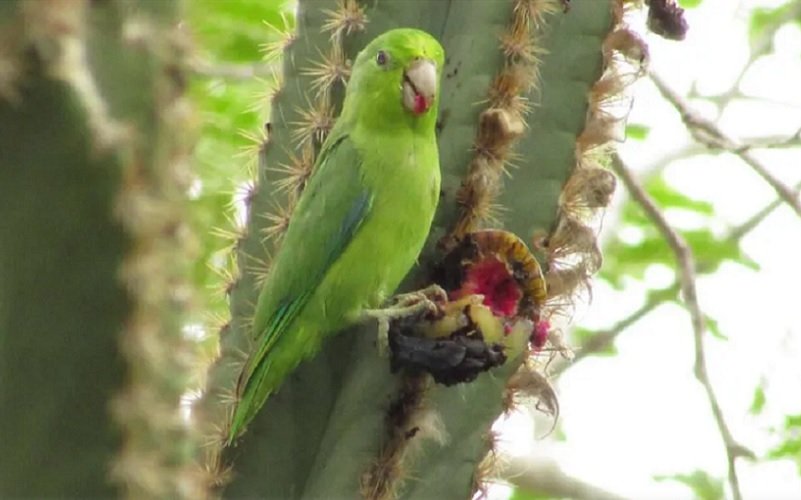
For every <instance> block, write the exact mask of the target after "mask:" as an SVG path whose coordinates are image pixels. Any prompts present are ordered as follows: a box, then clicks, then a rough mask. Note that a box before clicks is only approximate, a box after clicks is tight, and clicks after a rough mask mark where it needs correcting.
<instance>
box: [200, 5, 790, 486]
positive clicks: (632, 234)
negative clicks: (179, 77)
mask: <svg viewBox="0 0 801 500" xmlns="http://www.w3.org/2000/svg"><path fill="white" fill-rule="evenodd" d="M573 1H575V2H580V1H603V0H573ZM679 4H680V5H681V6H682V7H684V8H685V9H686V13H685V15H686V19H687V21H688V23H689V31H688V33H687V37H686V39H685V40H683V41H681V42H673V41H667V40H664V39H662V38H659V37H658V36H656V35H653V34H646V32H645V30H644V29H643V30H642V34H643V37H644V38H645V39H646V41H647V43H648V46H649V47H650V63H649V66H648V70H649V74H647V75H645V76H643V77H642V78H641V79H640V80H639V81H638V82H637V83H636V84H634V85H633V86H632V87H631V89H630V91H629V94H630V95H629V97H630V100H627V101H626V102H622V103H620V106H621V107H622V108H624V109H628V108H629V107H630V115H629V119H628V121H627V126H626V130H625V132H626V133H625V136H626V140H625V142H624V143H622V144H620V146H619V150H618V151H619V162H618V166H619V167H620V168H622V169H625V171H626V172H630V173H631V175H632V176H633V177H635V178H636V179H637V181H638V182H639V184H640V185H642V187H643V188H644V191H645V192H646V193H647V194H648V195H650V198H651V199H653V200H654V201H655V203H656V205H657V207H658V209H659V211H660V212H661V214H662V215H663V216H664V219H665V220H666V221H667V222H668V223H669V224H670V226H671V227H672V228H674V229H675V230H676V231H677V232H678V234H680V235H681V236H683V238H684V239H685V240H686V241H687V243H688V244H689V246H690V248H691V250H692V253H693V255H694V258H695V261H696V263H697V273H698V275H697V281H696V286H697V295H698V301H697V302H698V304H697V305H698V306H699V308H700V311H702V314H703V316H704V318H705V320H706V326H707V333H706V334H705V336H704V341H703V344H702V346H701V347H702V351H701V352H700V354H702V355H705V358H706V365H707V371H708V377H707V378H708V382H709V386H710V387H711V388H712V389H713V391H714V394H715V395H716V400H717V402H718V403H719V408H720V417H722V420H723V421H724V422H725V428H726V430H722V428H721V425H720V421H721V419H719V418H717V417H716V415H715V413H714V411H713V407H712V406H711V404H710V398H709V397H708V393H707V392H706V390H705V386H704V385H703V384H702V383H700V382H699V380H698V379H697V378H696V376H695V373H694V366H695V363H696V357H697V356H698V355H699V346H698V345H697V344H696V342H695V337H694V332H693V327H692V324H691V317H690V315H689V314H688V311H687V309H685V306H684V305H683V302H680V293H679V284H678V283H679V281H678V278H679V275H678V274H677V269H678V265H677V261H676V257H675V254H674V252H673V251H672V250H671V248H670V246H669V245H668V243H667V241H666V239H665V237H664V235H663V232H660V230H659V229H658V228H657V226H656V225H655V224H654V219H653V218H652V217H649V216H648V215H647V213H646V212H645V211H644V210H643V208H642V204H641V203H639V202H638V201H636V200H635V199H633V198H632V197H631V196H630V193H629V191H628V190H627V188H626V187H625V186H624V185H623V184H624V183H622V182H619V183H618V189H617V192H616V194H615V201H614V203H613V206H612V207H611V208H610V209H609V210H608V211H607V213H606V215H605V218H604V221H603V229H602V232H601V241H602V244H603V253H604V258H605V260H604V266H603V268H602V270H601V272H600V273H599V274H598V275H597V276H596V279H595V281H594V284H593V287H592V291H591V293H589V294H587V295H585V296H584V297H582V298H581V300H580V301H579V302H578V304H577V306H576V310H575V314H574V317H573V326H574V328H573V329H572V330H571V331H570V332H568V334H567V341H568V343H569V345H571V346H572V347H573V348H574V350H575V352H576V359H575V360H574V361H573V362H572V363H567V362H564V363H555V364H554V366H552V367H551V371H552V373H553V383H554V384H555V386H556V389H557V392H558V394H559V401H560V406H561V415H560V417H559V419H558V422H557V423H556V426H555V428H554V430H553V431H552V432H549V429H551V427H552V425H553V422H552V420H551V418H550V417H548V416H545V415H542V414H541V413H539V412H537V411H536V410H535V409H533V408H531V409H530V410H529V411H520V412H517V413H515V414H512V415H511V416H509V417H508V418H505V419H502V420H501V421H498V422H497V423H496V429H497V430H498V431H499V432H501V436H502V452H503V454H504V460H507V461H509V463H513V464H517V465H519V467H517V468H516V469H515V470H518V473H516V474H514V477H509V478H508V479H509V483H508V484H506V483H504V484H497V485H493V487H492V488H491V489H490V496H491V497H492V498H498V499H501V498H509V497H513V498H515V499H517V500H521V499H534V498H554V497H556V498H560V497H575V498H600V497H609V498H614V497H616V496H620V497H629V498H671V499H674V498H702V499H715V498H724V497H731V496H732V492H731V489H730V487H729V482H728V479H727V475H728V459H727V448H726V446H725V444H724V443H725V442H726V441H728V442H729V444H730V445H733V444H734V443H737V444H739V445H742V447H743V448H744V449H743V450H741V451H742V452H743V453H744V454H747V455H752V457H753V458H747V459H740V460H738V462H737V477H738V480H739V483H740V489H741V492H742V495H743V497H744V498H760V499H768V498H770V499H773V498H775V499H782V498H801V336H799V334H800V333H801V314H799V310H800V309H801V293H799V291H798V286H799V285H798V282H799V280H800V279H801V258H800V257H801V213H799V212H798V211H797V210H798V188H799V186H801V184H799V183H801V137H800V133H801V1H798V0H790V1H788V0H784V1H781V0H686V1H681V2H679ZM188 6H189V10H188V13H187V15H188V18H187V19H186V22H185V27H186V28H187V30H189V31H190V32H191V34H192V37H193V39H194V43H195V44H196V48H197V54H198V56H197V58H196V60H195V61H194V62H193V71H194V72H195V76H196V77H195V78H194V79H193V83H192V88H191V96H192V98H193V100H194V101H195V104H196V106H197V107H198V109H199V110H200V111H199V121H200V122H201V123H202V126H201V129H200V130H199V142H198V144H197V146H196V149H195V157H196V162H195V164H196V167H195V174H196V178H195V179H194V181H193V184H192V189H191V191H190V195H191V197H192V200H193V201H192V203H193V205H194V210H192V211H191V214H192V216H193V217H195V220H194V222H195V223H196V227H199V228H204V227H231V226H232V225H236V224H237V223H239V224H241V223H242V222H243V220H244V214H243V213H242V208H241V207H242V204H241V203H240V201H241V199H242V196H244V194H245V193H246V192H247V187H248V182H249V181H248V179H250V178H252V175H251V174H252V172H253V169H254V168H255V164H254V162H255V154H254V148H256V147H258V144H259V142H260V140H261V135H262V130H263V125H264V122H265V121H266V117H267V116H268V113H269V109H268V102H269V100H268V99H267V98H266V96H268V95H269V93H270V92H271V91H272V90H273V89H274V88H275V78H276V72H277V71H279V70H280V65H279V64H280V61H278V60H277V59H275V58H270V57H267V56H266V55H267V54H273V53H274V52H275V51H274V50H272V49H274V48H275V47H276V45H277V44H280V42H281V40H282V36H283V33H285V32H286V31H287V30H292V28H293V25H294V15H293V12H294V3H293V2H291V1H283V0H275V1H264V0H225V1H221V0H195V1H193V2H188ZM644 22H645V21H644V19H639V18H637V16H636V15H635V16H633V18H632V19H631V23H632V24H633V25H634V26H637V25H638V23H639V24H640V25H644ZM622 136H623V134H622V133H621V139H622ZM777 189H778V191H777ZM782 190H784V191H783V192H784V197H782V196H780V195H779V194H777V193H778V192H779V191H782ZM788 193H791V194H792V193H794V195H792V196H788V195H787V194H788ZM793 205H794V206H793ZM225 233H226V232H225V230H220V231H218V232H212V233H202V232H200V231H198V234H199V235H200V236H201V239H200V243H201V245H202V258H201V259H198V261H197V264H196V267H195V270H194V280H195V283H196V284H199V285H201V286H202V288H203V289H204V290H206V291H207V293H206V296H205V297H204V299H205V301H204V302H205V303H206V304H208V306H207V307H206V311H204V312H208V311H212V316H219V317H224V316H225V315H226V302H225V300H224V294H222V293H219V288H220V283H221V282H222V281H223V280H224V278H225V276H226V274H227V273H228V269H229V268H230V262H229V261H228V259H229V257H228V255H229V252H228V249H226V248H225V241H226V239H227V238H226V234H225ZM208 324H209V318H208V317H207V316H203V317H198V318H196V320H195V321H194V322H193V323H192V324H191V325H189V326H187V327H186V333H187V334H188V335H189V336H191V337H192V338H194V339H196V340H197V341H198V342H199V343H201V344H202V345H205V346H207V347H208V353H209V357H211V356H212V353H213V351H214V345H215V343H216V339H215V338H214V337H213V335H212V334H211V333H210V332H213V331H214V329H213V328H207V327H206V326H205V325H208ZM727 434H729V435H730V436H728V437H725V435H727ZM730 448H731V446H730ZM521 471H522V472H521ZM543 471H547V472H548V473H547V474H542V472H543ZM545 475H547V476H548V477H550V478H551V483H553V484H543V482H542V481H541V479H538V478H541V477H543V476H545Z"/></svg>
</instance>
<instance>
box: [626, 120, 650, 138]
mask: <svg viewBox="0 0 801 500" xmlns="http://www.w3.org/2000/svg"><path fill="white" fill-rule="evenodd" d="M650 132H651V127H649V126H648V125H640V124H639V123H631V124H629V125H627V126H626V138H627V139H634V140H635V141H644V140H645V139H647V138H648V134H649V133H650Z"/></svg>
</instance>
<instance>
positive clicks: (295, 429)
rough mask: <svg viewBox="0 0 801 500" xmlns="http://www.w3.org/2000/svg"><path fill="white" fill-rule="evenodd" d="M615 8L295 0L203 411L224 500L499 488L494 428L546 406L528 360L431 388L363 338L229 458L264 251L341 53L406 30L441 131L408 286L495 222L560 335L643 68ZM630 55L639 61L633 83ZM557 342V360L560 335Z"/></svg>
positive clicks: (327, 98) (288, 390)
mask: <svg viewBox="0 0 801 500" xmlns="http://www.w3.org/2000/svg"><path fill="white" fill-rule="evenodd" d="M624 7H625V2H624V1H623V0H613V1H609V2H607V1H578V2H572V3H570V2H568V1H561V2H560V1H557V0H508V1H505V0H493V1H489V2H488V1H486V0H469V1H464V2H462V1H460V2H459V4H458V6H457V5H456V4H455V3H454V2H448V1H433V0H432V1H421V2H414V3H411V4H410V3H409V2H403V1H399V0H398V1H396V0H381V1H378V0H372V1H371V0H366V1H364V2H356V1H355V0H339V1H334V0H305V1H304V0H301V1H300V5H299V9H298V17H297V21H298V22H297V32H296V33H295V34H294V35H293V36H292V37H290V38H288V40H287V42H286V44H285V52H284V58H283V74H282V82H281V87H280V88H279V89H278V90H277V91H276V93H275V95H274V96H273V98H272V111H271V120H270V122H269V123H268V126H267V129H268V137H267V139H266V141H265V142H264V144H263V147H262V148H261V152H260V168H259V174H258V179H257V182H256V183H255V186H256V187H254V189H253V191H252V193H250V195H249V196H248V201H249V213H250V218H249V222H248V225H247V227H246V228H243V230H242V232H241V233H242V234H241V235H240V237H239V238H238V239H237V241H236V244H235V247H236V254H237V263H238V273H237V274H236V275H235V276H234V277H233V278H232V282H231V283H230V284H229V287H228V289H229V290H230V296H229V299H230V303H231V321H230V322H229V323H228V324H226V325H225V326H224V327H223V329H222V331H221V353H220V358H219V360H218V362H217V363H216V365H215V366H214V367H213V369H212V371H211V373H210V376H209V384H208V391H207V393H206V395H205V397H204V398H203V400H202V401H200V402H199V403H198V405H197V411H198V413H199V414H200V418H201V420H202V421H203V425H204V429H203V432H204V433H205V434H206V440H205V442H206V447H205V457H204V463H203V465H204V467H205V468H206V470H207V472H208V473H209V474H210V478H211V479H212V480H213V481H214V482H215V484H217V485H220V486H221V485H226V489H225V490H224V491H225V494H226V495H230V496H268V497H275V498H296V497H305V496H308V497H343V498H354V497H357V496H364V497H367V498H391V497H396V496H402V497H409V498H429V497H431V498H433V497H449V498H450V497H454V498H464V497H468V496H469V495H470V494H471V493H472V492H475V491H476V490H479V489H481V488H482V486H483V484H484V483H485V481H487V480H490V479H491V478H492V475H493V473H494V468H493V464H492V460H491V457H492V456H493V453H492V452H493V450H494V443H493V437H492V434H491V432H490V425H491V424H492V422H493V421H494V420H495V419H496V418H497V417H498V416H499V415H500V414H501V413H503V412H504V411H508V410H509V409H510V408H511V407H512V406H513V405H514V404H515V402H516V401H518V400H519V399H520V398H522V397H525V396H526V394H534V395H539V396H541V397H547V395H548V390H549V387H548V386H547V381H546V378H545V377H544V376H543V374H542V373H541V371H540V369H541V368H540V365H541V364H542V363H541V360H540V359H538V358H536V357H533V356H522V355H521V356H518V357H516V358H514V359H510V360H508V361H507V362H506V363H505V364H504V365H503V366H501V367H499V368H496V369H494V370H493V371H492V372H491V373H487V374H483V375H481V376H479V378H478V379H477V380H476V381H474V382H472V383H470V384H466V385H463V386H458V387H449V388H446V387H441V386H435V385H432V384H431V382H430V380H429V379H428V378H427V377H426V376H410V375H405V376H404V375H401V376H395V375H392V374H391V373H390V372H389V368H388V361H387V360H386V359H382V358H380V357H379V356H378V354H377V352H376V349H375V346H374V342H373V339H374V333H373V326H372V325H367V326H365V327H362V328H354V329H352V331H349V332H345V333H342V334H340V335H339V336H337V337H336V338H333V339H331V340H329V341H328V342H327V343H326V345H325V346H324V347H323V350H322V351H321V352H320V353H319V354H318V355H317V356H316V357H315V358H314V359H313V360H310V361H307V362H305V363H303V364H301V366H300V367H299V368H298V369H297V371H296V372H295V373H294V374H293V375H292V376H291V377H290V378H289V380H287V381H286V382H285V383H284V386H283V388H282V389H281V390H280V391H279V392H278V393H277V394H275V395H273V396H272V397H271V398H270V399H269V400H268V401H267V403H266V404H265V406H264V408H263V409H262V411H261V413H260V414H259V416H257V418H256V420H255V421H254V422H253V423H252V424H251V426H250V429H249V432H248V434H247V435H246V436H245V437H244V438H243V440H242V442H241V443H239V444H238V445H236V446H233V447H229V448H224V443H225V437H226V435H227V425H228V419H229V418H230V413H231V409H232V407H233V405H234V404H235V403H236V395H235V390H234V388H235V384H236V379H237V376H238V374H239V371H240V370H241V368H242V364H243V363H244V360H245V356H244V353H246V352H248V351H249V349H250V345H249V338H250V332H249V326H248V323H249V321H250V319H249V317H250V316H251V315H252V309H253V306H254V304H255V301H256V297H257V294H258V289H259V285H260V283H261V280H263V279H265V278H268V267H269V263H268V259H267V258H266V256H268V255H269V254H270V253H271V252H272V251H273V250H274V248H275V246H276V245H277V244H280V234H281V231H282V229H283V228H284V227H286V224H287V222H288V220H289V217H291V207H292V204H293V203H294V200H295V199H296V198H297V194H298V193H299V192H300V190H302V188H303V185H304V182H305V179H306V178H308V176H309V175H312V174H313V172H311V168H312V165H313V158H314V154H315V152H316V148H317V147H319V145H320V144H321V142H322V140H323V138H324V137H325V134H326V133H327V131H328V130H329V129H330V127H331V125H332V123H333V120H334V117H335V116H336V112H337V107H338V104H339V102H340V99H341V95H342V88H343V87H342V85H343V84H344V82H345V80H346V77H347V64H346V59H347V58H352V57H353V56H354V55H355V54H356V52H357V51H358V49H359V48H360V47H362V46H363V45H364V44H365V43H366V41H368V40H370V39H371V38H372V37H374V36H375V35H377V34H379V33H382V32H384V31H386V30H387V29H390V28H393V27H398V26H411V27H417V28H421V29H424V30H426V31H429V32H430V33H432V34H434V35H435V36H437V37H438V38H439V39H440V41H441V42H442V44H443V46H444V47H445V49H446V53H447V54H448V59H447V61H446V67H445V69H444V79H443V87H442V91H441V92H442V102H441V110H440V122H439V127H438V129H439V130H438V133H439V136H438V139H439V144H440V155H441V164H442V170H443V189H442V191H443V192H442V197H441V200H440V209H439V211H438V215H437V217H436V220H435V224H434V228H433V229H432V234H431V236H430V238H429V242H428V244H427V247H426V249H425V251H424V253H423V255H422V257H421V260H420V262H421V265H420V266H419V268H418V269H417V270H416V271H415V272H413V273H412V274H411V275H410V277H409V279H408V280H407V282H406V284H405V285H404V287H405V288H407V289H411V288H416V287H419V286H422V285H425V284H427V283H428V282H430V272H431V270H432V265H433V264H434V263H436V262H437V261H438V260H439V259H441V258H442V255H443V252H445V251H447V250H448V249H450V248H453V247H454V246H455V245H456V243H458V242H459V241H460V240H461V239H462V238H464V236H465V235H466V234H468V233H469V232H471V231H473V230H475V229H478V228H481V227H491V226H499V225H505V226H506V227H507V228H509V229H511V230H512V231H514V232H515V233H517V234H518V235H519V236H520V237H522V238H523V239H524V240H525V241H529V242H531V243H532V244H533V245H534V247H535V249H536V251H537V253H538V255H539V256H540V257H541V258H542V260H543V261H544V264H545V267H546V269H547V277H548V284H549V286H550V289H551V293H550V296H549V302H548V309H547V311H546V314H547V315H549V316H551V318H552V319H553V321H554V322H555V323H556V322H558V320H559V318H560V317H561V316H568V315H569V305H570V303H571V297H572V294H573V293H574V292H575V291H576V290H578V289H580V288H582V287H583V286H584V285H585V284H586V283H587V280H588V278H589V276H590V275H591V274H592V273H593V272H594V271H595V270H597V268H598V266H599V265H600V254H599V252H598V250H597V246H596V243H595V232H594V228H593V226H592V222H593V221H594V220H595V218H596V217H595V216H596V215H597V209H599V208H602V207H603V206H605V205H606V204H607V203H608V200H609V197H610V195H611V192H612V190H613V189H614V177H613V176H611V174H609V172H608V171H606V170H605V169H603V167H602V166H601V164H600V163H602V162H603V153H602V152H603V147H602V146H604V145H605V144H606V143H607V142H608V141H609V139H610V138H612V136H613V132H614V125H615V121H616V119H615V117H614V116H612V115H611V114H610V113H609V112H608V109H607V105H608V104H609V103H610V102H612V101H614V99H615V98H616V97H617V96H618V94H619V93H620V92H621V91H622V90H623V87H624V86H625V84H626V83H627V82H628V81H630V80H631V78H627V77H628V76H632V77H633V76H634V74H635V73H636V65H637V63H638V62H639V60H641V59H642V58H644V57H645V52H644V48H643V46H642V44H641V43H640V42H639V39H638V38H637V37H636V36H635V35H633V34H631V33H630V32H629V31H628V30H627V29H626V28H625V25H624V23H623V19H622V16H623V10H624ZM626 60H628V61H630V62H633V63H634V66H633V69H631V70H630V72H629V73H626V71H627V70H626V67H625V66H624V65H623V63H624V62H625V61H626ZM507 177H511V178H512V179H514V182H509V181H508V179H507ZM551 345H552V346H554V348H556V349H563V346H561V342H560V341H559V335H558V332H554V333H553V334H552V335H551ZM232 470H233V474H229V472H231V471H232ZM411 478H413V479H411Z"/></svg>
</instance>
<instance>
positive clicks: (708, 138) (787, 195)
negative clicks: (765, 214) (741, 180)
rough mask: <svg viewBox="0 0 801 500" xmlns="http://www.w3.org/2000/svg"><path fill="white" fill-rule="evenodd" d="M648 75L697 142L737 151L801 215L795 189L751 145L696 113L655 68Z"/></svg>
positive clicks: (734, 152)
mask: <svg viewBox="0 0 801 500" xmlns="http://www.w3.org/2000/svg"><path fill="white" fill-rule="evenodd" d="M648 75H649V76H650V78H651V81H653V82H654V85H656V88H657V89H658V90H659V92H660V93H661V94H662V96H663V97H664V98H665V100H667V101H668V102H669V103H670V104H671V105H672V106H673V107H674V108H675V109H676V111H678V112H679V114H680V115H681V119H682V121H683V122H684V124H685V125H687V128H688V130H689V131H690V133H691V134H692V135H693V137H694V138H695V139H696V140H697V141H698V142H701V143H703V144H705V145H706V146H707V147H709V148H712V149H724V150H726V151H730V152H731V153H733V154H734V155H736V156H738V157H739V158H740V159H741V160H743V161H744V162H745V163H746V164H748V165H749V166H750V167H751V168H752V169H754V171H756V173H757V174H759V176H760V177H762V178H763V179H764V180H765V182H767V183H768V184H770V186H771V187H772V188H773V189H774V190H775V191H776V193H777V194H778V195H779V197H780V198H781V199H782V200H783V201H784V202H785V203H787V204H788V205H789V206H790V208H792V209H793V210H794V211H795V213H796V214H798V216H799V217H801V201H799V199H798V197H797V196H796V195H795V193H793V191H792V190H791V189H790V188H789V187H788V186H787V185H785V184H784V183H782V182H781V181H780V180H779V179H778V178H776V177H775V176H774V175H773V174H771V173H770V172H769V171H768V169H767V168H766V167H765V166H764V165H763V164H762V163H761V162H760V161H759V160H757V159H756V158H754V156H753V155H752V154H751V152H750V151H749V148H744V147H743V146H742V145H741V144H738V143H737V141H735V140H734V139H732V138H731V137H729V136H728V135H726V134H724V133H723V131H722V130H721V129H720V127H718V126H717V124H715V123H713V122H712V121H710V120H707V119H705V118H703V117H701V116H700V115H698V113H696V112H695V111H694V110H693V109H691V108H690V107H689V105H688V104H687V103H686V102H684V99H683V98H682V97H681V96H680V95H678V94H677V93H676V92H674V91H673V90H672V89H671V88H670V87H668V86H667V84H666V83H665V82H664V80H662V78H661V77H660V76H659V75H657V74H655V73H653V72H649V74H648Z"/></svg>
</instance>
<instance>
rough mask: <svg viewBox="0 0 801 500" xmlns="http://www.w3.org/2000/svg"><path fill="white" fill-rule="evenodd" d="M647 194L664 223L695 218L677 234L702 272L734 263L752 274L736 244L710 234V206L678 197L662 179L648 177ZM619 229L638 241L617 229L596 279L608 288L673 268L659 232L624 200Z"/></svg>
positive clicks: (751, 263) (636, 207) (634, 205)
mask: <svg viewBox="0 0 801 500" xmlns="http://www.w3.org/2000/svg"><path fill="white" fill-rule="evenodd" d="M644 187H645V188H646V190H647V191H648V194H650V195H651V197H652V198H653V199H654V201H655V202H656V203H657V204H658V206H659V207H660V208H661V209H662V210H663V211H664V212H665V213H666V215H667V218H668V221H671V219H672V218H675V219H678V220H680V221H681V220H685V219H691V220H697V222H698V224H697V225H698V226H700V227H699V228H698V229H687V230H681V229H680V228H681V226H680V225H678V224H677V225H678V227H679V233H680V234H681V235H682V236H683V237H684V239H685V240H686V241H687V243H688V244H689V245H690V247H691V248H692V250H693V253H694V255H695V259H696V261H697V263H698V265H699V268H700V270H702V271H703V272H707V273H711V272H714V271H715V270H717V269H718V267H720V265H721V264H722V263H724V262H726V261H730V262H736V263H739V264H741V265H743V266H746V267H748V268H750V269H753V270H758V268H759V266H758V265H757V263H756V262H754V261H753V260H752V259H751V258H749V257H748V256H747V255H746V254H745V253H744V252H743V251H742V250H741V248H740V243H739V241H738V240H736V239H733V238H730V237H728V236H727V235H725V234H723V235H721V234H717V233H716V232H714V231H713V230H712V226H713V225H714V224H713V223H714V222H715V221H716V219H715V212H714V209H713V207H712V205H711V204H710V203H708V202H706V201H703V200H697V199H693V198H690V197H688V196H686V195H685V194H682V193H681V192H679V191H677V190H676V189H675V188H673V187H672V186H670V184H668V183H667V182H666V181H665V180H664V178H663V177H662V176H661V175H653V176H651V177H650V178H649V179H648V180H647V181H646V182H645V186H644ZM620 227H621V229H623V230H624V231H626V230H630V231H631V232H633V233H634V234H636V235H637V236H638V237H637V238H636V239H635V241H631V239H628V240H627V239H624V238H622V237H621V232H620V231H617V232H616V233H615V235H614V236H613V237H612V238H611V239H610V240H609V242H608V244H607V245H606V248H605V251H604V265H603V267H602V268H601V272H600V276H601V278H603V279H604V280H606V281H608V282H609V283H610V284H612V286H614V287H615V288H618V289H622V288H623V287H624V284H625V282H626V279H627V278H634V279H638V280H641V279H643V277H644V275H645V272H646V270H647V269H648V268H649V267H650V266H653V265H656V264H663V265H666V266H669V267H670V268H675V262H676V257H675V254H674V253H673V250H671V248H670V247H669V246H668V244H667V242H666V241H665V238H664V237H663V236H662V233H660V232H659V230H658V229H657V228H656V226H654V225H653V224H652V223H651V220H650V219H649V218H648V217H647V216H646V215H645V212H643V210H642V208H641V207H640V206H639V205H638V204H637V203H635V202H633V201H631V200H629V201H627V202H626V203H625V205H624V206H623V209H622V213H621V220H620Z"/></svg>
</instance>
